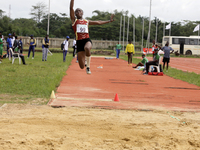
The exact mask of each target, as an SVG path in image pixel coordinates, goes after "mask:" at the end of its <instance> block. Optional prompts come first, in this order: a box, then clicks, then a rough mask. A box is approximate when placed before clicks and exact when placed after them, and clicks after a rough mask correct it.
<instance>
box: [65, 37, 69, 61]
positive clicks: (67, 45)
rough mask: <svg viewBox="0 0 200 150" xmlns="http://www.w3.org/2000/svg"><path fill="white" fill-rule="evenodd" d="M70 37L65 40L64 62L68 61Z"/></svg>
mask: <svg viewBox="0 0 200 150" xmlns="http://www.w3.org/2000/svg"><path fill="white" fill-rule="evenodd" d="M69 38H70V37H69V36H67V37H66V40H64V42H63V44H64V47H63V62H65V61H66V55H67V51H68V47H69Z"/></svg>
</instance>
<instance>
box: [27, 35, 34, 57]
mask: <svg viewBox="0 0 200 150" xmlns="http://www.w3.org/2000/svg"><path fill="white" fill-rule="evenodd" d="M30 37H31V39H30V40H29V42H28V43H27V44H29V45H30V46H29V50H28V58H29V56H30V53H31V51H32V52H33V57H32V59H34V53H35V45H36V39H34V38H33V35H31V36H30Z"/></svg>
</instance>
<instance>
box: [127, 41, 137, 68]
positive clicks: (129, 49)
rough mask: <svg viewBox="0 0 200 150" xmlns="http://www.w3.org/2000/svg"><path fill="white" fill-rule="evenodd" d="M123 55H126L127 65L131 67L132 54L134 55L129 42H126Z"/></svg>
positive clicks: (132, 47)
mask: <svg viewBox="0 0 200 150" xmlns="http://www.w3.org/2000/svg"><path fill="white" fill-rule="evenodd" d="M125 53H127V54H128V65H132V57H133V54H135V50H134V45H133V44H132V43H131V40H129V41H128V44H127V46H126V51H125Z"/></svg>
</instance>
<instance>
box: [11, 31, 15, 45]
mask: <svg viewBox="0 0 200 150" xmlns="http://www.w3.org/2000/svg"><path fill="white" fill-rule="evenodd" d="M14 42H15V32H13V34H12V36H11V43H12V47H13V46H14Z"/></svg>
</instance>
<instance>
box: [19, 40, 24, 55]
mask: <svg viewBox="0 0 200 150" xmlns="http://www.w3.org/2000/svg"><path fill="white" fill-rule="evenodd" d="M19 45H20V53H21V54H22V53H23V42H22V38H20V40H19Z"/></svg>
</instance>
